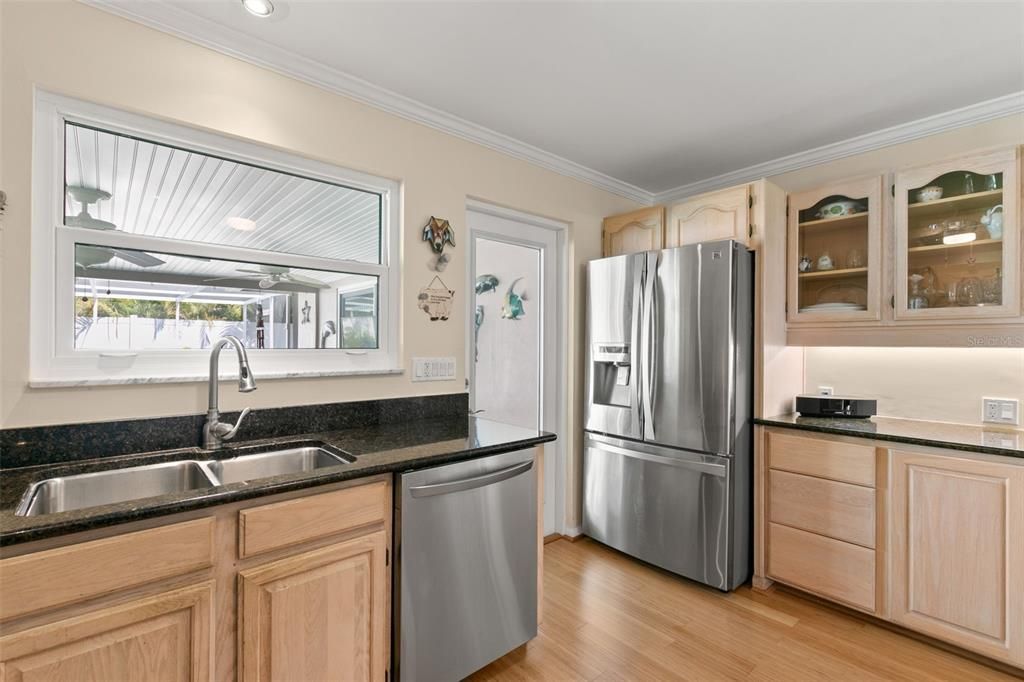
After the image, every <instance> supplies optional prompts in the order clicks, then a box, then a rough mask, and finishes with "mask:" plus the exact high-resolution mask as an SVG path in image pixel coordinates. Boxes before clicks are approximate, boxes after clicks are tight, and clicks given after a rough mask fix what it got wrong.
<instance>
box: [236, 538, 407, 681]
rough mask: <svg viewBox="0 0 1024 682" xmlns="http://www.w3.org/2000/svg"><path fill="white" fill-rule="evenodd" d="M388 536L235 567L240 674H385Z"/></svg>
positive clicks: (320, 677) (325, 676) (279, 677)
mask: <svg viewBox="0 0 1024 682" xmlns="http://www.w3.org/2000/svg"><path fill="white" fill-rule="evenodd" d="M386 537H387V536H386V535H385V533H384V531H379V532H376V533H371V534H369V535H365V536H362V537H359V538H355V539H354V540H349V541H347V542H342V543H339V544H337V545H332V546H329V547H325V548H323V549H318V550H315V551H312V552H307V553H305V554H300V555H298V556H294V557H290V558H287V559H282V560H280V561H275V562H273V563H270V564H267V565H265V566H260V567H258V568H254V569H251V570H246V571H242V572H240V573H239V616H238V617H239V636H240V652H239V666H240V675H239V677H240V679H243V680H262V681H269V680H275V681H278V680H280V681H287V680H295V681H296V682H300V681H304V680H327V679H338V680H371V679H372V680H381V679H383V678H384V672H385V669H386V668H387V660H386V657H387V601H388V600H387V569H386V567H385V550H386Z"/></svg>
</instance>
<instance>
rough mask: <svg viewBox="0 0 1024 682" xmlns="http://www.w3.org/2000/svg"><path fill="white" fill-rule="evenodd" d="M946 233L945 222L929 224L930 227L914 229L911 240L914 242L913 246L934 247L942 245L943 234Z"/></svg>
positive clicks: (924, 226)
mask: <svg viewBox="0 0 1024 682" xmlns="http://www.w3.org/2000/svg"><path fill="white" fill-rule="evenodd" d="M945 231H946V223H945V221H940V222H937V223H929V224H928V225H923V226H921V227H917V228H914V230H913V231H912V232H911V234H910V239H911V241H912V242H913V243H912V244H911V246H933V245H935V244H941V243H942V234H943V233H944V232H945Z"/></svg>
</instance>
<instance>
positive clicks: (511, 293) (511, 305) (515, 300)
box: [501, 277, 526, 320]
mask: <svg viewBox="0 0 1024 682" xmlns="http://www.w3.org/2000/svg"><path fill="white" fill-rule="evenodd" d="M522 279H523V278H522V277H517V278H516V279H515V280H513V282H512V284H510V285H509V287H508V291H506V292H505V300H504V301H502V303H501V317H502V318H503V319H506V320H518V319H519V318H521V317H522V316H523V315H525V314H526V310H525V309H524V308H523V301H525V300H526V294H525V293H523V294H517V293H516V292H515V288H516V284H518V283H519V281H520V280H522Z"/></svg>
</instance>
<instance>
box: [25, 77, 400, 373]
mask: <svg viewBox="0 0 1024 682" xmlns="http://www.w3.org/2000/svg"><path fill="white" fill-rule="evenodd" d="M36 124H37V125H36V151H35V154H36V157H35V161H36V164H35V175H34V180H33V182H34V194H35V198H34V201H35V219H34V224H33V251H32V253H33V264H32V265H33V280H32V285H33V286H32V292H31V300H32V305H33V310H35V311H38V313H36V314H33V315H32V373H31V382H30V383H32V384H35V385H61V384H62V383H65V382H67V383H83V382H85V383H89V382H90V381H92V382H96V383H118V382H137V381H145V380H153V381H167V380H194V379H201V378H203V377H204V376H205V373H206V368H207V366H206V360H207V353H208V349H209V347H210V346H212V345H213V344H214V343H216V341H217V339H218V338H220V337H223V336H225V335H232V336H236V337H238V338H239V339H240V340H241V341H242V342H243V344H244V345H245V346H246V347H247V348H249V349H251V351H252V352H251V353H250V358H251V362H252V365H253V370H254V372H255V373H256V375H257V376H258V377H259V376H261V375H262V376H264V377H272V376H280V375H288V376H293V375H321V374H344V373H349V372H359V373H367V372H381V373H386V372H395V371H398V366H397V363H398V359H397V348H398V339H397V333H398V310H397V293H398V245H397V239H398V223H399V220H398V205H397V202H398V194H399V193H398V186H397V183H395V182H394V181H391V180H386V179H382V178H375V177H371V176H367V175H365V174H362V173H357V172H354V171H350V170H347V169H342V168H338V167H334V166H329V165H327V164H323V163H319V162H315V161H310V160H308V159H304V158H301V157H298V156H294V155H292V154H287V153H284V152H280V151H277V150H273V149H269V148H265V147H262V146H260V145H256V144H252V143H247V142H241V141H238V140H235V139H233V138H228V137H223V136H219V135H214V134H210V133H207V132H204V131H200V130H194V129H191V128H186V127H183V126H177V125H173V124H168V123H164V122H161V121H156V120H152V119H147V118H143V117H140V116H135V115H131V114H126V113H123V112H119V111H115V110H111V109H107V108H105V107H99V106H96V105H92V104H87V103H84V102H79V101H76V100H71V99H67V98H63V97H57V96H54V95H49V94H43V93H40V94H39V95H38V96H37V109H36Z"/></svg>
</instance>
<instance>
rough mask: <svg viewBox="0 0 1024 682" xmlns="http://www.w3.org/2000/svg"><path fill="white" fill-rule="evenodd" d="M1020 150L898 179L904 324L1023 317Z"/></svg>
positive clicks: (909, 172) (899, 311)
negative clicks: (1021, 313) (1021, 302)
mask: <svg viewBox="0 0 1024 682" xmlns="http://www.w3.org/2000/svg"><path fill="white" fill-rule="evenodd" d="M1019 157H1020V152H1019V149H1017V148H1013V149H1007V150H1000V151H995V152H989V153H982V154H977V155H974V156H965V157H961V158H957V159H950V160H948V161H944V162H941V163H936V164H932V165H928V166H920V167H917V168H910V169H906V170H903V171H900V172H897V173H896V178H895V188H894V190H893V192H894V201H893V204H894V228H895V235H894V237H895V239H894V243H895V252H894V260H895V262H894V278H895V281H894V287H893V294H894V296H893V299H892V304H893V315H894V318H895V319H896V320H942V321H948V320H956V319H971V320H977V319H984V318H1003V317H1015V316H1018V315H1020V295H1021V294H1020V286H1021V281H1020V277H1021V254H1020V250H1021V249H1020V230H1019V225H1018V220H1019V210H1018V200H1019V198H1020V185H1019V177H1018V173H1019V163H1020V159H1019Z"/></svg>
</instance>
